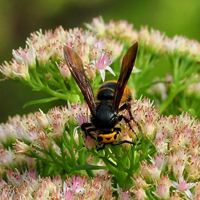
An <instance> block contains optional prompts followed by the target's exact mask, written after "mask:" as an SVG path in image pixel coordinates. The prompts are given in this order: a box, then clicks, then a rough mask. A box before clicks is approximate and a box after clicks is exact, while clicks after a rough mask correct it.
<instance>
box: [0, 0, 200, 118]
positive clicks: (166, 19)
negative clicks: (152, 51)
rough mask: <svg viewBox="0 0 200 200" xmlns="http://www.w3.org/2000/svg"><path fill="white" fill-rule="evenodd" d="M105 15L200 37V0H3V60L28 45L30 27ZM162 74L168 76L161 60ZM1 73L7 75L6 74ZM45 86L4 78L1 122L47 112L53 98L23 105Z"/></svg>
mask: <svg viewBox="0 0 200 200" xmlns="http://www.w3.org/2000/svg"><path fill="white" fill-rule="evenodd" d="M99 15H101V16H102V17H103V18H104V20H105V22H108V21H109V20H110V19H115V20H120V19H126V20H127V21H128V22H129V23H133V24H134V27H135V28H136V29H139V28H140V27H141V26H142V25H148V26H149V27H152V28H154V29H158V30H160V31H162V32H165V33H166V34H167V35H168V36H170V37H173V36H174V35H176V34H178V35H184V36H187V37H188V38H190V39H196V40H200V1H199V0H191V1H189V0H175V1H174V0H149V1H147V0H146V1H145V0H124V1H122V0H68V1H67V0H66V1H64V0H62V1H61V0H58V1H55V0H34V1H31V0H26V1H25V0H18V1H11V0H0V63H2V62H3V61H4V60H7V61H9V60H10V59H11V58H12V54H11V53H12V49H17V48H19V47H20V46H21V47H23V48H24V47H25V40H26V38H27V37H29V35H30V33H31V32H34V31H37V30H39V29H42V30H46V29H55V28H56V27H58V26H59V25H62V26H63V27H64V28H65V29H69V28H73V27H77V26H78V27H84V25H83V23H84V22H88V23H90V22H91V20H92V18H93V17H97V16H99ZM159 65H160V66H159V69H160V70H159V73H160V76H164V75H165V73H166V69H163V66H164V65H162V63H161V62H159ZM1 78H2V77H1ZM47 96H48V95H47V94H44V93H42V92H40V93H38V92H33V91H31V88H29V87H26V86H24V85H22V84H20V83H16V82H13V81H10V80H7V81H4V82H3V81H1V82H0V122H5V121H6V120H7V118H8V116H13V115H15V114H20V115H22V114H26V113H29V112H33V111H36V110H38V109H39V108H41V109H43V110H44V111H45V112H46V111H47V110H48V109H49V108H51V107H52V106H54V105H60V104H65V102H61V101H59V102H56V103H54V104H52V103H51V104H47V105H36V106H31V107H28V108H23V105H24V104H25V103H26V102H28V101H31V100H35V99H39V98H44V97H47Z"/></svg>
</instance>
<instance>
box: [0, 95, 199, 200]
mask: <svg viewBox="0 0 200 200" xmlns="http://www.w3.org/2000/svg"><path fill="white" fill-rule="evenodd" d="M68 107H69V109H67V108H66V107H63V108H62V109H58V108H54V109H51V110H50V111H49V112H48V113H47V114H44V113H43V112H42V111H39V112H36V113H35V114H34V115H33V114H30V115H28V116H27V117H26V116H23V117H19V116H16V117H14V118H10V119H9V120H8V122H7V123H6V124H2V125H1V141H2V144H1V146H2V147H1V148H2V151H1V152H2V153H1V161H2V163H1V174H2V175H3V174H7V176H8V177H7V179H11V180H12V184H13V186H17V187H18V189H19V190H20V191H21V189H20V187H19V183H16V182H15V181H14V179H13V178H12V176H20V177H21V178H22V177H26V178H27V175H26V176H25V175H21V174H20V172H18V171H17V172H13V171H12V170H11V169H12V167H13V166H17V165H18V164H19V162H21V163H25V162H26V163H27V164H26V165H27V166H28V167H29V168H30V169H31V168H35V169H37V168H38V166H36V161H38V160H40V161H41V162H43V168H44V167H45V166H46V164H47V163H48V164H51V165H52V169H53V168H54V169H55V170H56V169H57V170H58V167H59V169H60V175H62V174H63V172H64V173H65V172H71V173H72V172H73V171H74V170H75V171H76V170H78V169H79V170H86V169H87V167H86V168H85V167H84V166H85V165H88V166H90V169H92V170H99V175H96V176H95V178H93V179H91V180H89V179H88V178H87V177H80V176H77V177H75V176H74V177H72V178H68V179H67V180H65V181H61V179H60V178H59V181H58V180H57V181H56V182H59V183H60V186H59V188H58V187H57V186H56V185H55V184H56V183H54V180H56V179H53V180H51V179H49V178H44V179H43V178H39V179H36V178H34V182H35V185H36V186H35V187H37V189H35V191H37V192H35V193H34V195H37V194H39V191H40V189H39V188H40V187H39V185H40V184H42V183H43V181H44V182H46V181H47V182H48V183H49V184H50V185H51V186H52V187H53V188H54V189H52V187H50V185H49V184H47V183H44V185H46V186H45V191H46V190H47V193H45V195H52V196H53V195H57V196H59V198H61V196H62V195H64V196H63V198H67V197H71V198H72V199H73V198H77V197H79V198H82V197H83V196H84V198H85V199H89V197H90V196H91V195H92V196H93V197H94V199H95V198H96V199H98V198H100V197H102V195H103V196H106V197H108V196H109V198H114V196H112V195H113V192H114V188H113V185H112V181H111V176H110V177H109V176H108V171H107V170H108V169H109V172H110V173H111V174H112V175H113V177H114V178H115V180H117V184H118V185H119V186H118V189H117V191H118V194H119V195H121V196H122V197H121V198H122V199H123V197H127V198H130V199H131V196H132V195H133V194H134V197H135V198H136V199H144V198H147V197H150V196H154V195H155V196H157V197H158V198H160V199H167V198H170V196H171V198H172V197H173V196H174V195H175V196H176V197H177V198H178V197H179V198H181V197H183V198H186V197H187V198H194V199H198V195H199V193H198V190H197V189H196V188H198V187H199V186H198V184H197V183H198V182H197V180H199V178H200V173H199V172H200V161H199V159H198V157H199V153H200V152H199V143H200V137H199V132H200V123H199V121H197V120H194V119H191V118H190V115H189V114H182V115H181V116H179V117H174V116H169V117H166V116H161V117H159V115H158V112H157V110H156V109H155V108H154V107H153V105H152V103H151V102H150V101H149V100H148V99H146V98H145V99H139V100H135V101H132V102H131V112H132V115H133V117H134V119H135V121H133V122H132V123H131V126H132V128H133V129H134V130H135V132H136V133H137V134H138V137H139V138H140V141H138V142H137V141H136V138H135V134H134V133H133V132H132V131H131V130H130V128H129V127H128V126H127V124H126V123H125V122H124V121H122V122H121V126H122V132H121V134H120V135H119V137H118V140H130V141H135V142H136V145H135V146H132V145H130V144H123V145H122V148H123V149H124V152H121V151H119V150H120V147H112V146H110V145H108V147H106V149H105V152H107V153H109V157H112V159H111V160H107V158H106V155H104V154H102V153H103V152H98V153H97V152H96V151H95V149H96V145H97V142H96V141H95V140H94V139H93V138H89V137H86V136H85V135H82V136H81V134H78V133H80V131H78V130H79V129H77V125H78V124H79V125H81V124H82V123H87V122H89V116H90V112H89V110H88V107H87V106H86V105H83V106H81V105H80V104H69V105H68ZM81 108H83V109H81ZM123 114H124V115H125V116H128V112H127V111H123ZM75 122H76V123H75ZM9 130H10V131H9ZM6 133H9V134H10V135H7V134H6ZM79 136H80V137H79ZM82 137H83V139H85V141H84V142H82ZM10 141H12V145H13V146H14V151H12V150H11V149H9V150H5V149H4V148H3V146H5V145H9V142H10ZM83 143H84V146H85V147H86V148H88V149H90V150H91V152H93V153H94V154H93V157H91V154H90V153H89V152H86V148H84V147H83ZM117 149H118V151H116V150H117ZM136 149H137V150H136ZM127 151H129V153H128V154H127ZM9 154H10V155H12V156H9ZM134 154H135V156H134V158H133V155H134ZM100 155H101V162H99V161H100V160H99V159H97V158H98V157H99V156H100ZM20 156H22V157H20ZM102 156H103V157H102ZM18 157H19V158H20V159H21V160H19V158H18ZM62 157H63V158H62ZM149 158H150V160H149ZM127 159H128V160H129V162H128V163H127V164H126V162H127ZM81 160H82V161H81ZM125 160H126V162H125ZM102 161H103V162H102ZM78 163H79V165H80V164H81V163H82V164H81V165H80V167H79V168H77V164H78ZM111 164H112V167H111V166H110V165H111ZM122 164H123V166H122ZM46 167H47V166H46ZM120 168H122V169H123V170H122V169H121V170H119V169H120ZM8 169H9V170H11V171H10V173H11V172H12V173H11V175H9V174H10V173H8ZM138 169H140V172H137V171H138ZM63 170H64V171H63ZM116 170H117V171H116ZM118 170H119V171H118ZM87 172H88V174H90V173H92V171H91V172H89V171H87ZM136 172H137V173H136ZM52 173H53V174H54V173H55V175H56V171H54V170H53V171H52V170H51V175H52ZM97 174H98V173H97ZM100 174H101V175H100ZM128 174H129V175H128ZM63 175H64V174H63ZM9 176H11V177H9ZM21 178H19V179H17V180H21ZM27 180H28V182H27V185H29V187H32V186H30V185H31V184H32V182H33V180H29V179H27ZM27 180H26V181H27ZM29 181H30V183H29ZM124 181H125V182H124ZM22 182H23V181H22ZM131 182H132V185H133V187H131V188H129V189H128V190H126V191H125V190H124V189H122V187H123V185H124V184H125V183H126V184H127V183H128V185H129V184H131ZM20 183H21V181H20ZM99 183H101V184H100V185H99V186H97V185H96V184H99ZM195 183H196V184H197V185H195ZM102 184H105V185H104V186H103V185H102ZM2 185H3V188H4V189H5V188H7V187H8V185H7V183H5V182H4V181H3V180H2ZM6 185H7V186H6ZM48 185H49V186H48ZM53 185H54V186H53ZM61 185H62V189H61ZM100 186H101V187H100ZM27 187H28V186H27ZM46 187H47V188H46ZM49 187H50V188H51V189H52V190H51V191H50V188H49ZM9 188H10V187H9ZM91 188H92V189H91ZM191 188H195V192H194V190H191ZM12 190H13V189H11V188H10V189H9V190H7V189H5V190H2V191H4V192H11V191H12ZM23 191H24V192H25V191H26V192H27V190H25V189H24V190H23ZM23 191H21V192H22V193H23ZM1 195H3V194H1ZM13 195H14V193H13ZM30 195H32V194H30ZM87 195H88V196H87ZM94 195H96V196H94ZM86 197H87V198H86Z"/></svg>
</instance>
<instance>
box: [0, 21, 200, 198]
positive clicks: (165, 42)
mask: <svg viewBox="0 0 200 200" xmlns="http://www.w3.org/2000/svg"><path fill="white" fill-rule="evenodd" d="M86 27H87V28H86V30H84V29H80V28H75V29H70V30H64V29H63V28H62V27H58V28H57V29H56V30H55V31H46V32H45V33H42V31H41V30H40V31H39V32H35V33H32V34H31V36H30V38H28V39H27V41H26V47H25V48H24V49H23V48H19V49H18V50H13V59H12V61H10V62H4V63H3V64H2V65H0V72H1V73H2V74H3V75H4V76H5V77H6V78H10V79H13V80H15V81H19V82H22V83H23V84H26V85H28V86H30V87H31V88H32V89H34V90H36V91H39V90H42V91H45V92H47V93H48V94H49V95H50V97H49V98H48V99H42V100H40V101H32V102H28V103H27V104H26V106H28V105H31V104H35V103H38V102H40V103H44V102H49V101H53V100H57V99H64V100H66V106H63V107H55V108H51V109H50V110H49V111H48V112H47V113H44V112H43V111H42V110H39V111H36V112H35V113H30V114H28V115H24V116H19V115H16V116H14V117H10V118H9V119H8V121H7V122H6V123H2V124H0V175H1V179H0V188H1V190H0V199H2V200H4V199H21V200H25V199H55V200H64V199H74V200H75V199H80V200H83V199H90V200H93V199H105V200H106V199H121V200H124V199H138V200H140V199H141V200H143V199H167V200H168V199H169V200H179V199H194V200H198V199H200V181H199V180H200V160H199V156H200V148H199V144H200V122H199V120H198V116H200V112H198V111H199V110H198V109H196V107H195V106H197V105H198V102H196V104H195V101H197V100H198V98H199V95H197V94H198V92H199V90H198V86H199V74H198V71H199V65H198V62H199V52H200V44H199V43H198V42H197V41H193V40H189V39H188V38H185V37H183V36H174V37H173V38H169V37H167V36H166V35H165V34H164V33H161V32H160V31H158V30H154V29H151V30H149V29H148V27H141V29H140V30H136V29H134V27H133V25H132V24H129V23H127V22H126V21H124V20H121V21H113V20H111V21H110V22H109V23H104V21H103V19H102V18H101V17H99V18H94V19H93V21H92V23H90V24H86ZM135 41H138V43H139V51H138V55H137V60H136V63H135V65H136V66H135V67H134V68H135V70H133V74H132V75H131V77H130V79H129V82H128V86H129V88H130V91H131V93H132V97H138V98H133V100H131V102H130V106H131V114H132V116H133V118H134V120H132V121H131V123H130V125H131V128H132V129H133V130H134V132H135V133H134V132H133V131H132V130H131V129H130V127H129V126H128V125H127V123H126V122H125V121H124V120H122V121H121V122H120V123H119V126H120V127H121V133H120V134H119V135H118V137H117V141H123V140H127V141H131V142H134V143H135V145H132V144H128V143H124V144H122V145H117V146H112V145H109V144H108V145H106V146H105V148H104V149H102V150H99V151H97V148H98V147H99V146H101V144H99V143H98V142H97V141H96V140H94V138H91V137H89V136H86V135H85V134H84V132H83V131H81V128H80V126H81V125H82V124H83V123H88V122H90V117H91V113H90V110H89V108H88V105H87V104H86V103H84V98H83V95H82V93H81V92H80V90H79V88H78V86H77V85H76V84H75V81H74V80H73V77H72V76H71V74H70V71H69V69H68V66H67V65H66V63H65V61H64V54H63V46H65V45H67V46H69V47H71V48H73V49H74V50H75V51H76V52H77V53H78V54H79V56H80V57H81V59H82V61H83V64H84V70H85V73H86V76H87V78H88V79H89V81H90V83H91V86H92V88H93V89H94V92H95V91H96V90H97V88H98V87H99V85H100V84H101V83H102V82H104V81H105V80H112V79H115V80H117V78H116V77H118V76H119V73H120V67H119V66H120V62H121V59H122V57H123V54H124V53H125V52H126V51H127V49H128V48H129V47H130V46H131V45H132V44H133V43H134V42H135ZM164 56H165V59H168V61H170V62H169V63H170V67H171V68H170V69H171V74H168V75H167V76H166V78H160V77H153V78H148V77H149V75H150V72H151V71H153V69H154V66H156V65H160V66H161V67H162V63H161V64H160V63H159V62H160V59H161V58H162V57H164ZM162 59H163V58H162ZM106 71H108V72H106ZM114 76H116V77H114ZM141 94H144V95H143V96H148V97H149V98H147V97H140V95H141ZM150 98H152V99H153V100H155V103H156V106H157V108H156V107H155V106H154V102H153V101H152V100H150ZM187 102H190V105H189V104H188V103H187ZM191 105H193V106H194V107H191ZM182 111H188V112H182ZM189 112H190V114H189ZM161 113H164V114H163V115H161ZM179 113H181V114H179ZM120 114H123V115H124V116H126V117H127V118H129V112H128V111H127V110H124V111H122V112H121V113H120ZM165 114H167V115H165ZM173 114H174V115H173ZM178 114H179V115H178ZM192 115H193V116H197V118H195V117H192ZM135 134H137V137H136V135H135Z"/></svg>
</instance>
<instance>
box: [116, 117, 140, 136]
mask: <svg viewBox="0 0 200 200" xmlns="http://www.w3.org/2000/svg"><path fill="white" fill-rule="evenodd" d="M118 119H119V121H121V120H122V119H123V120H124V121H125V122H126V123H127V124H128V126H129V128H130V129H131V130H132V131H133V133H134V134H135V136H136V138H137V140H138V136H137V134H136V132H135V131H134V130H133V128H132V127H131V125H130V119H128V118H127V117H125V116H124V115H120V116H119V117H118Z"/></svg>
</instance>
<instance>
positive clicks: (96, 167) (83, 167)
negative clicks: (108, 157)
mask: <svg viewBox="0 0 200 200" xmlns="http://www.w3.org/2000/svg"><path fill="white" fill-rule="evenodd" d="M99 169H107V167H105V166H98V165H79V166H76V167H73V168H72V169H71V170H72V171H79V170H99Z"/></svg>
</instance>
